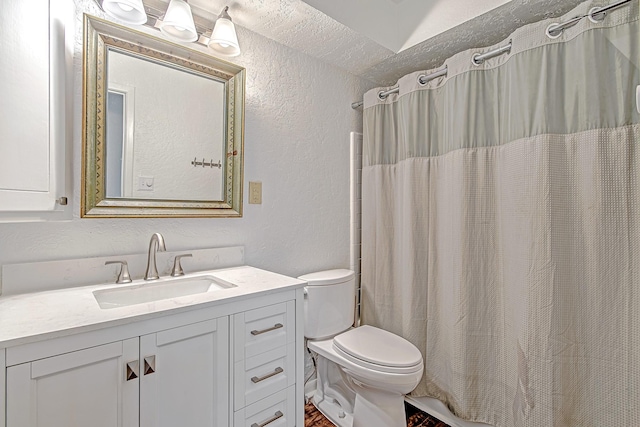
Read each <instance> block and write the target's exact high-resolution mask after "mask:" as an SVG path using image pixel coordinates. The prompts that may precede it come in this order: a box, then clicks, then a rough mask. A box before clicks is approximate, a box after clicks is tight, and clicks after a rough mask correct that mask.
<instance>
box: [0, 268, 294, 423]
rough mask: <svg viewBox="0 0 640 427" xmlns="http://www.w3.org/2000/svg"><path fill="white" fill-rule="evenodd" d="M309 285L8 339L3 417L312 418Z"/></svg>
mask: <svg viewBox="0 0 640 427" xmlns="http://www.w3.org/2000/svg"><path fill="white" fill-rule="evenodd" d="M249 271H250V272H252V271H254V270H249ZM269 277H271V276H269ZM290 280H292V279H290ZM294 286H295V287H294ZM300 286H301V285H300V284H298V283H296V282H294V285H293V286H292V288H285V289H284V290H278V291H271V292H267V293H263V294H261V295H258V296H253V295H251V296H250V297H245V298H239V299H237V300H232V301H230V302H221V303H216V304H213V305H208V306H207V305H206V304H205V305H204V307H202V306H200V307H199V306H198V304H196V305H193V306H186V307H180V308H179V310H177V312H173V314H162V312H156V313H152V314H150V315H142V316H139V317H135V316H134V317H133V318H126V317H125V318H118V317H117V316H113V317H111V318H112V319H113V321H112V323H111V324H110V326H106V327H105V326H102V327H101V326H100V325H93V324H91V323H88V324H86V327H85V328H83V329H81V330H79V331H76V332H73V331H66V332H63V333H55V334H54V335H53V336H51V333H49V334H48V335H45V336H43V337H41V338H33V337H26V338H25V339H24V340H21V341H20V342H18V343H15V344H13V345H12V344H9V345H5V347H6V348H2V346H0V366H4V367H5V369H3V370H2V371H1V373H0V427H87V426H91V427H176V426H188V427H241V426H244V427H256V426H265V427H271V426H274V427H275V426H278V427H294V426H299V427H303V426H304V408H303V398H304V391H303V388H304V385H303V340H304V337H303V331H302V327H301V325H302V320H303V317H302V301H303V291H302V288H301V287H300ZM91 298H93V297H91ZM93 305H94V306H95V307H96V308H95V309H98V308H97V304H96V303H95V301H93ZM83 310H85V309H83ZM111 310H113V311H111ZM116 310H118V309H109V313H118V312H117V311H116ZM105 311H106V310H105ZM81 312H83V311H82V310H81ZM60 315H63V314H62V313H61V314H60ZM53 321H54V322H55V320H53ZM0 344H2V342H0ZM3 383H4V384H3ZM3 392H4V394H5V396H4V401H3ZM3 411H4V412H5V413H4V416H2V415H3V414H2V412H3Z"/></svg>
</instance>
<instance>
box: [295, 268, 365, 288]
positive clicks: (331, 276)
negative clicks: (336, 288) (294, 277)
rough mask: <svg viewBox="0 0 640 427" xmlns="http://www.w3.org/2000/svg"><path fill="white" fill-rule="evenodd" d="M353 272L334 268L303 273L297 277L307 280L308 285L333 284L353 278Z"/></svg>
mask: <svg viewBox="0 0 640 427" xmlns="http://www.w3.org/2000/svg"><path fill="white" fill-rule="evenodd" d="M354 276H355V273H354V272H353V271H352V270H347V269H344V268H339V269H336V270H325V271H318V272H316V273H309V274H304V275H302V276H300V277H298V279H300V280H302V281H305V282H307V284H308V285H309V286H323V285H335V284H337V283H342V282H346V281H348V280H351V279H353V277H354Z"/></svg>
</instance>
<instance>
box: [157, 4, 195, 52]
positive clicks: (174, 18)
mask: <svg viewBox="0 0 640 427" xmlns="http://www.w3.org/2000/svg"><path fill="white" fill-rule="evenodd" d="M160 31H162V33H163V34H164V35H166V36H167V37H169V38H171V39H174V40H177V41H181V42H194V41H196V40H198V33H197V32H196V26H195V24H194V23H193V15H192V14H191V8H190V7H189V4H188V3H187V2H186V1H184V0H171V3H169V7H168V8H167V13H165V15H164V19H163V20H162V24H161V25H160Z"/></svg>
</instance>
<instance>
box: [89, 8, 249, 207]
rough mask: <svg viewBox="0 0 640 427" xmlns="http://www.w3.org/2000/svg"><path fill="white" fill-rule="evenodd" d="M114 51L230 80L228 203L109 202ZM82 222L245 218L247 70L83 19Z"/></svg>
mask: <svg viewBox="0 0 640 427" xmlns="http://www.w3.org/2000/svg"><path fill="white" fill-rule="evenodd" d="M109 48H114V49H117V50H119V51H121V52H125V53H127V54H130V55H133V56H136V57H140V58H143V59H149V60H152V61H153V62H159V63H166V64H170V65H171V66H172V67H177V68H183V69H186V70H190V71H192V72H196V73H199V74H205V75H209V76H212V77H215V78H216V79H218V80H223V81H225V92H226V114H227V115H226V121H225V123H226V131H225V142H226V147H225V152H226V163H225V170H224V171H225V174H224V180H225V182H224V191H223V192H224V200H222V201H197V200H193V201H191V200H189V201H184V200H150V199H131V198H129V199H127V198H111V199H109V198H106V197H105V175H106V174H105V173H104V171H105V156H104V155H103V153H104V152H105V144H106V139H105V132H104V129H105V124H106V108H105V107H106V99H107V96H106V92H107V80H106V79H107V53H108V49H109ZM83 60H84V65H83V108H82V110H83V141H82V150H83V153H82V160H83V165H82V189H81V209H80V214H81V216H82V217H88V218H114V217H128V218H132V217H134V218H146V217H241V216H242V185H243V184H242V179H243V173H242V169H243V157H244V151H243V149H244V88H245V69H244V68H242V67H239V66H237V65H234V64H231V63H229V62H226V61H222V60H220V59H217V58H214V57H212V56H209V55H207V54H205V53H202V52H199V51H196V50H192V49H189V48H187V47H185V46H182V45H178V44H174V43H171V42H169V41H166V40H163V39H160V38H157V37H154V36H151V35H148V34H145V33H142V32H140V31H136V30H132V29H130V28H127V27H124V26H121V25H117V24H114V23H112V22H109V21H105V20H103V19H100V18H96V17H93V16H90V15H86V14H85V16H84V57H83Z"/></svg>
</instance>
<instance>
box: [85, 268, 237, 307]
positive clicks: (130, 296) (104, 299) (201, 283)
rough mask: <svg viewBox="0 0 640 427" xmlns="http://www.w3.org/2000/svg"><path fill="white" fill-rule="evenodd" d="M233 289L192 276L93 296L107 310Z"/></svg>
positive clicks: (113, 289)
mask: <svg viewBox="0 0 640 427" xmlns="http://www.w3.org/2000/svg"><path fill="white" fill-rule="evenodd" d="M234 287H236V285H233V284H231V283H227V282H224V281H222V280H219V279H216V278H215V277H213V276H194V277H180V278H167V279H159V280H154V281H152V282H145V283H143V284H140V285H133V286H121V287H118V288H111V289H105V290H101V291H94V292H93V296H94V297H95V299H96V301H97V302H98V305H99V306H100V308H102V309H109V308H117V307H125V306H128V305H135V304H143V303H147V302H153V301H160V300H164V299H170V298H177V297H183V296H187V295H196V294H203V293H205V292H213V291H219V290H223V289H229V288H234Z"/></svg>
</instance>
